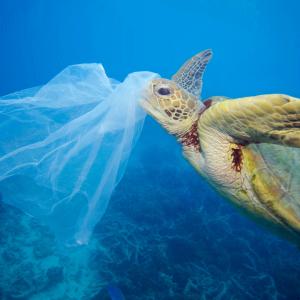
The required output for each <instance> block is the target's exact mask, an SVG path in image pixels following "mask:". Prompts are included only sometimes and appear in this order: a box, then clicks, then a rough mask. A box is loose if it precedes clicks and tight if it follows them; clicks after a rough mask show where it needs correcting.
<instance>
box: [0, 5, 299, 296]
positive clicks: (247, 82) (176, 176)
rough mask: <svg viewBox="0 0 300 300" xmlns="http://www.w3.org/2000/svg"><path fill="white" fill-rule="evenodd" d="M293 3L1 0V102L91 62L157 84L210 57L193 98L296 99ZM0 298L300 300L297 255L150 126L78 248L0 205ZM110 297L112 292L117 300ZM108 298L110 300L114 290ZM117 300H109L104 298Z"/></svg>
mask: <svg viewBox="0 0 300 300" xmlns="http://www.w3.org/2000/svg"><path fill="white" fill-rule="evenodd" d="M299 8H300V4H299V3H298V1H296V0H295V1H293V0H290V1H283V0H274V1H272V2H270V1H267V0H261V1H258V0H256V1H250V0H239V1H238V0H227V1H221V0H211V1H202V0H186V1H179V0H152V1H151V2H149V1H136V0H128V1H121V0H111V1H102V0H90V1H82V0H72V1H71V0H64V1H58V0H52V1H50V0H49V1H47V0H45V1H42V0H27V1H22V0H10V1H1V3H0V41H1V43H0V46H1V47H0V65H1V68H0V79H1V85H0V94H1V95H4V94H8V93H10V92H13V91H17V90H21V89H24V88H28V87H32V86H37V85H40V84H44V83H45V82H47V81H48V80H49V79H51V78H52V77H53V76H54V75H56V74H57V73H58V72H59V71H61V70H62V69H63V68H64V67H66V66H68V65H71V64H77V63H87V62H102V63H103V64H104V66H105V67H106V70H107V72H108V74H109V76H111V77H113V78H117V79H119V80H122V79H123V78H124V77H125V76H126V75H127V74H128V73H130V72H133V71H137V70H150V71H153V72H157V73H159V74H161V75H162V76H163V77H170V76H171V75H172V74H173V73H174V72H176V70H177V68H178V67H179V66H180V65H181V64H182V63H183V62H184V61H185V60H186V59H188V58H189V57H191V56H192V55H194V54H196V53H197V52H199V51H201V50H203V49H206V48H212V49H213V51H214V58H213V60H212V62H211V63H210V64H209V66H208V68H207V72H206V74H205V77H204V89H203V97H208V96H212V95H225V96H228V97H242V96H249V95H257V94H264V93H285V94H290V95H293V96H298V97H299V95H300V87H299V79H300V55H299V49H300V39H299V36H300V26H299V24H298V22H299V21H298V12H299ZM0 216H1V217H0V243H1V248H0V266H1V268H0V270H1V271H0V299H34V300H36V299H38V300H39V299H53V300H58V299H95V300H96V299H110V297H112V296H111V295H110V293H109V287H110V286H112V285H113V286H115V287H116V288H117V289H118V290H120V291H121V293H122V294H123V295H124V297H125V299H133V300H135V299H149V300H150V299H159V300H160V299H162V300H164V299H187V300H189V299H191V300H194V299H203V300H204V299H299V298H300V287H299V280H300V252H299V250H298V249H297V248H295V247H294V246H293V245H291V244H289V243H288V242H287V241H284V240H281V239H279V238H277V237H276V236H273V235H272V234H271V233H269V232H268V231H265V230H264V229H262V228H260V227H259V226H258V225H257V224H255V223H253V222H252V221H250V220H248V219H247V218H246V217H244V216H242V215H240V214H239V212H237V211H236V210H235V209H234V208H233V207H232V206H231V205H230V204H228V203H227V202H226V201H225V200H224V199H222V198H221V197H220V196H219V195H218V194H217V193H216V192H215V191H214V190H212V188H210V186H209V185H208V184H207V183H206V182H204V181H203V180H202V179H201V178H200V177H199V176H198V175H197V174H196V172H195V171H194V170H193V169H192V167H191V166H190V165H189V164H188V163H187V162H186V161H185V160H184V159H183V157H182V155H181V150H180V147H179V145H177V144H176V142H175V140H174V139H173V138H172V137H171V136H169V135H168V134H167V133H166V132H165V131H164V130H163V129H162V128H161V127H160V126H159V125H158V124H156V123H155V122H154V121H153V120H152V119H151V118H150V117H149V118H147V120H146V124H145V127H144V130H143V133H142V136H141V139H140V140H139V142H138V144H137V146H136V148H135V150H134V153H133V155H132V156H131V159H130V162H129V164H128V168H127V171H126V174H125V176H124V178H123V180H122V181H121V183H120V184H119V186H118V188H117V189H116V191H115V193H114V194H113V197H112V199H111V202H110V205H109V208H108V211H107V213H106V214H105V217H104V218H103V220H102V221H101V222H100V223H99V224H98V226H97V228H96V230H95V232H94V235H93V237H92V240H91V242H90V244H89V245H88V246H86V247H79V248H74V249H70V251H69V252H68V253H61V252H60V250H59V249H58V248H57V247H56V245H55V243H54V237H53V236H52V234H51V233H50V232H49V230H48V229H47V228H45V227H43V226H41V225H40V224H38V223H37V222H36V221H35V220H33V219H32V218H30V217H29V216H27V215H24V214H22V213H21V212H20V211H18V210H17V209H15V208H13V207H10V206H8V205H5V204H1V210H0ZM122 294H121V295H122ZM115 295H117V294H116V293H115ZM115 297H118V296H115Z"/></svg>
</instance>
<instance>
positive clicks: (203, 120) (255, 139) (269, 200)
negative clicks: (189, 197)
mask: <svg viewBox="0 0 300 300" xmlns="http://www.w3.org/2000/svg"><path fill="white" fill-rule="evenodd" d="M211 56H212V52H211V51H210V50H206V51H203V52H201V53H199V54H198V55H196V56H194V57H193V58H192V59H190V60H189V61H187V62H186V63H185V64H184V65H183V66H182V67H181V68H180V70H179V71H178V72H177V73H176V74H175V75H174V76H173V77H172V80H167V79H154V80H153V81H151V83H150V84H149V86H148V87H147V89H146V91H145V93H144V98H143V100H142V102H141V105H142V107H143V108H144V109H145V110H146V111H147V112H148V113H149V114H150V115H152V116H153V117H154V118H155V119H156V120H157V121H158V122H159V123H160V124H161V125H162V126H163V127H164V128H165V129H166V130H167V131H168V132H169V133H170V134H172V135H175V136H176V138H177V140H178V141H179V142H180V143H181V144H182V147H183V155H184V156H185V158H186V159H187V160H188V161H189V162H190V163H191V164H192V165H193V167H194V168H195V169H196V170H197V171H198V172H199V173H200V174H201V175H202V176H203V177H204V178H206V179H207V180H208V181H209V182H210V183H211V184H212V185H213V186H214V187H215V188H216V189H217V190H218V191H219V192H220V193H221V194H222V195H223V196H225V197H226V198H227V199H229V200H231V201H232V202H233V203H234V204H235V205H236V206H237V207H239V208H240V209H241V210H242V211H243V212H245V213H247V214H248V215H250V216H251V217H252V218H254V219H256V220H257V221H259V222H260V223H262V224H264V225H267V226H268V227H269V228H270V229H271V230H273V231H274V232H276V233H277V234H279V235H281V236H283V237H285V238H287V239H289V240H291V241H293V242H294V243H297V244H298V245H300V169H299V168H298V167H297V166H299V162H300V149H299V148H300V101H299V99H296V98H293V97H290V96H287V95H276V94H274V95H261V96H255V97H246V98H239V99H230V100H229V99H227V98H225V97H212V98H210V99H208V100H206V101H204V104H203V103H202V102H200V101H199V96H200V93H201V88H202V76H203V72H204V69H205V67H206V65H207V63H208V62H209V60H210V58H211Z"/></svg>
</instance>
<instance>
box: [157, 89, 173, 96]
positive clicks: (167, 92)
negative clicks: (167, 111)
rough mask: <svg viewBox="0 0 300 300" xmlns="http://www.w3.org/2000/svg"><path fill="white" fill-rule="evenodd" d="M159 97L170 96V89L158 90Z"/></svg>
mask: <svg viewBox="0 0 300 300" xmlns="http://www.w3.org/2000/svg"><path fill="white" fill-rule="evenodd" d="M157 92H158V93H159V94H160V95H162V96H166V95H170V94H171V91H170V89H168V88H165V87H164V88H160V89H158V91H157Z"/></svg>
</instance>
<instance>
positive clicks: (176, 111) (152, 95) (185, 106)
mask: <svg viewBox="0 0 300 300" xmlns="http://www.w3.org/2000/svg"><path fill="white" fill-rule="evenodd" d="M141 105H142V107H143V108H144V109H145V110H146V111H147V113H149V114H150V115H151V116H152V117H153V118H154V119H156V120H157V121H158V122H159V123H160V124H161V125H162V126H163V127H164V128H165V129H167V130H168V131H169V132H170V133H172V134H180V133H181V132H184V131H186V130H188V129H189V128H190V125H191V122H192V121H193V120H196V119H197V116H198V115H199V111H200V109H201V105H200V103H199V101H198V99H197V98H196V97H195V96H193V95H192V94H190V93H188V92H187V91H186V90H184V89H183V88H181V87H180V86H178V85H177V84H176V83H175V82H174V81H172V80H167V79H153V80H152V81H151V82H150V84H149V85H148V87H147V89H146V91H145V93H144V99H143V100H142V102H141Z"/></svg>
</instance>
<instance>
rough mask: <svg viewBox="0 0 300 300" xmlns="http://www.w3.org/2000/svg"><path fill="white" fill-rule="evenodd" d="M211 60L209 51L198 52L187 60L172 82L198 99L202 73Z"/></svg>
mask: <svg viewBox="0 0 300 300" xmlns="http://www.w3.org/2000/svg"><path fill="white" fill-rule="evenodd" d="M211 58H212V50H211V49H207V50H204V51H202V52H200V53H199V54H197V55H195V56H193V57H192V58H191V59H190V60H188V61H187V62H186V63H185V64H184V65H183V66H182V67H181V68H180V69H179V71H178V72H177V73H176V74H175V75H173V77H172V80H173V81H175V82H176V83H177V84H178V85H179V86H180V87H182V88H183V89H185V90H186V91H188V92H189V93H191V94H193V95H194V96H196V97H197V98H199V97H200V95H201V90H202V77H203V73H204V70H205V68H206V65H207V64H208V62H209V61H210V59H211Z"/></svg>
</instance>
